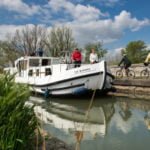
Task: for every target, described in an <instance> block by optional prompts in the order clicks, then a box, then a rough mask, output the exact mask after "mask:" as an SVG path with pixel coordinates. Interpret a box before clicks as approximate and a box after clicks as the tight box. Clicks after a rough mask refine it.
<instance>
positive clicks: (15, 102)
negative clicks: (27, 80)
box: [0, 75, 38, 150]
mask: <svg viewBox="0 0 150 150" xmlns="http://www.w3.org/2000/svg"><path fill="white" fill-rule="evenodd" d="M29 94H30V93H29V89H28V87H27V86H26V85H22V84H17V83H15V82H14V76H12V75H5V76H0V149H2V150H23V149H29V148H27V145H28V144H29V143H30V140H31V139H33V137H34V136H35V132H34V131H35V129H36V128H37V125H38V123H37V119H36V116H35V114H34V111H33V107H32V108H29V107H26V106H25V102H26V101H27V100H28V98H29Z"/></svg>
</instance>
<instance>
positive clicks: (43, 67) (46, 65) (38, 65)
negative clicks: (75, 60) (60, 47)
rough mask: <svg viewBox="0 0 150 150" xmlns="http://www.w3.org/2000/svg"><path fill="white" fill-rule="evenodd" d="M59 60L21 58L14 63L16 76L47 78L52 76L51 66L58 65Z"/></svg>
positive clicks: (52, 58)
mask: <svg viewBox="0 0 150 150" xmlns="http://www.w3.org/2000/svg"><path fill="white" fill-rule="evenodd" d="M59 63H60V59H59V58H54V57H21V58H19V59H17V60H16V61H15V68H16V69H17V72H18V75H19V76H21V77H23V76H31V77H37V76H40V77H41V76H47V75H51V74H52V65H55V64H59Z"/></svg>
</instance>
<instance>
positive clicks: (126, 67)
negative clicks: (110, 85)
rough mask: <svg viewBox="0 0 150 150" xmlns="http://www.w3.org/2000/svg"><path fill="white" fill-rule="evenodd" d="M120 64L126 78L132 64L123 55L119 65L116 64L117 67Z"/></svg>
mask: <svg viewBox="0 0 150 150" xmlns="http://www.w3.org/2000/svg"><path fill="white" fill-rule="evenodd" d="M122 63H123V65H124V66H123V67H124V69H125V74H126V76H128V72H129V69H128V68H129V67H130V66H131V64H132V63H131V61H130V60H129V58H128V57H127V55H126V54H125V53H124V54H123V57H122V59H121V61H120V63H119V64H118V66H120V65H121V64H122Z"/></svg>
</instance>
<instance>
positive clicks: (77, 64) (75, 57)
mask: <svg viewBox="0 0 150 150" xmlns="http://www.w3.org/2000/svg"><path fill="white" fill-rule="evenodd" d="M71 59H72V61H73V62H74V64H75V68H76V67H80V65H81V60H82V55H81V52H80V51H79V50H78V48H76V49H74V51H73V52H72V55H71Z"/></svg>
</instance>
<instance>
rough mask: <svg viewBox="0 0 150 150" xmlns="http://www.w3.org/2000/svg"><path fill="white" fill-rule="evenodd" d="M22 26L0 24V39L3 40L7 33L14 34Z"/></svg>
mask: <svg viewBox="0 0 150 150" xmlns="http://www.w3.org/2000/svg"><path fill="white" fill-rule="evenodd" d="M23 27H24V26H22V25H20V26H17V25H0V35H1V36H0V40H5V38H6V36H7V34H14V33H15V31H16V30H17V29H23Z"/></svg>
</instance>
